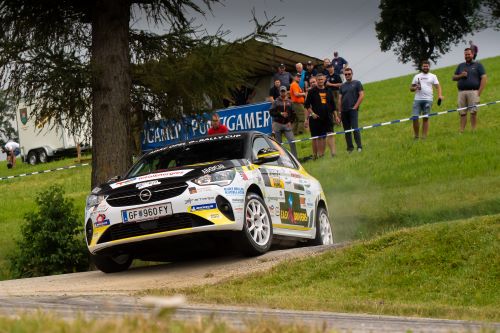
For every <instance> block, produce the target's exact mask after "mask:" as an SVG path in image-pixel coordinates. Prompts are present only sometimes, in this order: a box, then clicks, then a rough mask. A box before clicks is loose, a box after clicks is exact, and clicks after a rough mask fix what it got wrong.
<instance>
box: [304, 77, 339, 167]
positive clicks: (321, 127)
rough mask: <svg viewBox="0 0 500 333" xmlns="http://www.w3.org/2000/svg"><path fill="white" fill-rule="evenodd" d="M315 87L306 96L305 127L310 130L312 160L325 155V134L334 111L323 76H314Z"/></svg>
mask: <svg viewBox="0 0 500 333" xmlns="http://www.w3.org/2000/svg"><path fill="white" fill-rule="evenodd" d="M316 80H317V86H316V87H313V88H311V90H309V92H308V94H307V98H306V102H305V107H306V110H307V112H306V120H305V125H306V127H309V128H310V130H311V137H313V139H312V150H313V159H316V158H319V157H323V155H324V154H325V142H326V138H325V136H326V134H327V132H328V130H329V128H330V125H331V116H330V115H331V114H333V113H334V111H335V100H334V97H333V94H332V92H331V91H330V90H328V89H327V88H326V86H325V76H324V75H323V74H322V73H319V74H318V75H316Z"/></svg>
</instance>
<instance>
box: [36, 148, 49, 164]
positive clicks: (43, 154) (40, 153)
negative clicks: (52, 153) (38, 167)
mask: <svg viewBox="0 0 500 333" xmlns="http://www.w3.org/2000/svg"><path fill="white" fill-rule="evenodd" d="M38 160H39V161H40V163H47V152H46V151H45V150H43V149H40V150H39V151H38Z"/></svg>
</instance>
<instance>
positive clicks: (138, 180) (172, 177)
mask: <svg viewBox="0 0 500 333" xmlns="http://www.w3.org/2000/svg"><path fill="white" fill-rule="evenodd" d="M246 164H248V161H247V160H228V161H214V162H209V163H203V164H193V165H185V166H181V167H175V168H169V169H165V170H158V171H156V172H152V173H148V174H144V175H140V176H137V177H131V178H126V179H120V180H118V181H114V182H110V183H105V184H102V185H99V186H98V187H97V188H95V189H94V190H92V193H93V194H97V195H107V194H110V193H116V192H122V191H124V192H128V191H130V190H138V189H143V188H148V187H156V186H165V185H168V184H178V183H183V182H185V181H187V180H191V179H194V178H197V177H200V176H203V175H207V174H210V173H213V172H217V171H221V170H226V169H230V168H234V167H237V166H242V165H246Z"/></svg>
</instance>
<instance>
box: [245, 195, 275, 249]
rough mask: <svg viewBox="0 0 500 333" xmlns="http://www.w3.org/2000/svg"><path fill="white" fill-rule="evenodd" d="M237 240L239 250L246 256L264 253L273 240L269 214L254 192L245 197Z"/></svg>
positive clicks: (262, 201)
mask: <svg viewBox="0 0 500 333" xmlns="http://www.w3.org/2000/svg"><path fill="white" fill-rule="evenodd" d="M238 241H239V242H238V247H239V249H240V251H241V252H242V253H243V254H245V255H247V256H257V255H261V254H264V253H266V252H267V251H269V248H270V247H271V243H272V242H273V224H272V220H271V214H270V213H269V210H268V209H267V206H266V204H265V203H264V200H262V198H261V197H260V196H259V195H257V194H255V193H248V194H247V197H246V199H245V209H244V221H243V229H242V231H241V234H240V237H239V239H238Z"/></svg>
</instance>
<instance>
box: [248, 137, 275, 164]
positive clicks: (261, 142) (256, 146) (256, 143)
mask: <svg viewBox="0 0 500 333" xmlns="http://www.w3.org/2000/svg"><path fill="white" fill-rule="evenodd" d="M262 148H273V147H272V146H271V145H269V142H268V141H267V140H266V139H265V138H263V137H261V136H259V137H257V138H255V140H253V146H252V155H253V156H252V158H253V159H257V154H258V152H259V150H261V149H262ZM266 165H279V164H278V162H277V161H274V162H269V163H266Z"/></svg>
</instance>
